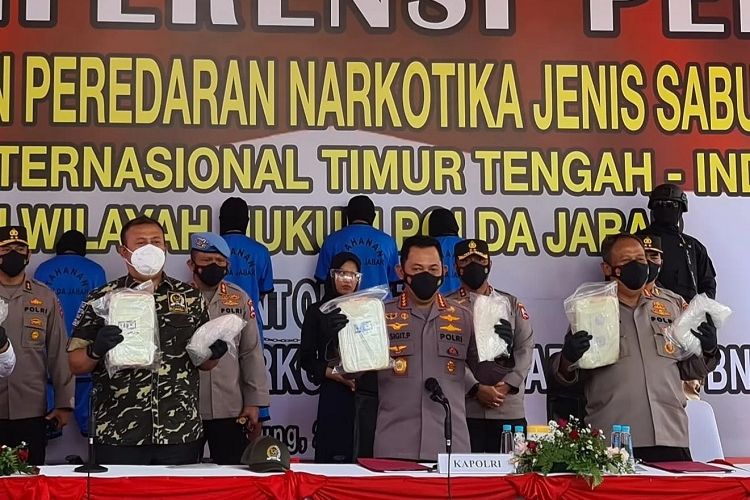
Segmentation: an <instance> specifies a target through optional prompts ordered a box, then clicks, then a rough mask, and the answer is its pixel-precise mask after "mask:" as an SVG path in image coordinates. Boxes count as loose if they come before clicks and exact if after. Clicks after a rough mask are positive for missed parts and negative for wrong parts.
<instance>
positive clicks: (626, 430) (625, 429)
mask: <svg viewBox="0 0 750 500" xmlns="http://www.w3.org/2000/svg"><path fill="white" fill-rule="evenodd" d="M622 432H627V433H628V434H630V426H629V425H623V426H622Z"/></svg>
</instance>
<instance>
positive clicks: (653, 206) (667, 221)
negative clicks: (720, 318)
mask: <svg viewBox="0 0 750 500" xmlns="http://www.w3.org/2000/svg"><path fill="white" fill-rule="evenodd" d="M648 208H649V209H650V210H651V225H649V226H648V227H647V228H646V229H645V230H643V231H642V232H640V233H639V234H648V235H651V236H659V237H660V238H661V243H662V249H663V251H664V265H663V266H662V268H661V271H660V272H659V283H661V285H662V286H663V287H664V288H667V289H669V290H672V291H673V292H675V293H677V294H679V295H680V296H682V298H684V299H685V300H686V301H688V302H690V301H691V300H692V298H693V297H694V296H695V295H697V294H699V293H705V294H706V295H707V296H709V297H710V298H712V299H713V298H715V297H716V271H715V270H714V266H713V263H712V262H711V258H710V257H709V256H708V251H707V250H706V247H705V246H703V244H702V243H701V242H700V241H698V240H697V239H695V238H694V237H692V236H690V235H687V234H684V233H683V232H682V215H683V214H684V213H685V212H687V211H688V201H687V196H686V195H685V193H684V192H683V191H682V189H680V187H679V186H676V185H674V184H662V185H660V186H657V187H656V188H654V190H653V191H652V192H651V195H650V197H649V202H648Z"/></svg>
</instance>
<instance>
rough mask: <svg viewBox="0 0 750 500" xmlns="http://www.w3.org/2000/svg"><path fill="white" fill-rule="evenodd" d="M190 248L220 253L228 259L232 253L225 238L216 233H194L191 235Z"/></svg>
mask: <svg viewBox="0 0 750 500" xmlns="http://www.w3.org/2000/svg"><path fill="white" fill-rule="evenodd" d="M190 249H191V250H197V251H198V252H206V253H220V254H221V255H223V256H224V257H226V258H227V259H228V258H229V257H230V255H231V251H230V250H229V245H227V242H226V240H225V239H224V238H222V237H221V236H219V235H218V234H214V233H194V234H191V235H190Z"/></svg>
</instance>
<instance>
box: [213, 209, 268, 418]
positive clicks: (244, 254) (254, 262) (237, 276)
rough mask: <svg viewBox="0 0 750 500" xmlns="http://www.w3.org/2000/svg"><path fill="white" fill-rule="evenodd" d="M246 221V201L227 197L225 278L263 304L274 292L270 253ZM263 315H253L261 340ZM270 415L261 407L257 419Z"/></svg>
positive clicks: (222, 227) (222, 212)
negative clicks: (228, 251) (250, 232)
mask: <svg viewBox="0 0 750 500" xmlns="http://www.w3.org/2000/svg"><path fill="white" fill-rule="evenodd" d="M249 222H250V217H249V216H248V207H247V202H245V200H243V199H242V198H237V197H231V198H227V199H226V201H224V203H223V204H222V205H221V208H220V209H219V234H220V235H221V236H222V237H223V238H224V240H225V241H226V242H227V244H228V245H229V248H230V249H231V252H232V256H231V257H230V259H229V272H228V273H227V276H226V280H227V281H230V282H232V283H234V284H235V285H237V286H239V287H240V288H242V289H243V290H244V291H245V293H246V294H248V296H249V297H250V299H251V300H252V301H253V304H255V306H256V307H262V303H263V298H264V297H265V296H266V295H268V294H269V293H271V292H273V267H272V265H271V253H270V252H269V251H268V249H267V248H266V247H265V246H264V245H262V244H261V243H258V242H257V241H255V240H254V239H252V238H249V237H248V236H247V225H248V223H249ZM262 316H263V315H262V314H257V315H256V320H257V322H258V332H259V333H260V340H261V342H263V338H264V335H263V318H262ZM270 418H271V415H270V413H269V411H268V408H267V407H262V408H261V409H260V420H261V421H267V420H269V419H270Z"/></svg>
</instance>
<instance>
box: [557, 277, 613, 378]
mask: <svg viewBox="0 0 750 500" xmlns="http://www.w3.org/2000/svg"><path fill="white" fill-rule="evenodd" d="M565 314H566V315H567V316H568V321H570V327H571V330H572V331H573V332H577V331H581V330H584V331H587V332H588V333H589V334H590V335H591V337H592V338H591V347H590V348H589V350H588V351H586V352H585V353H584V354H583V356H582V357H581V359H580V360H578V363H576V364H575V365H576V366H577V367H578V368H583V369H586V370H590V369H593V368H600V367H602V366H607V365H611V364H614V363H616V362H617V360H618V359H619V357H620V304H619V301H618V300H617V282H616V281H610V282H606V283H584V284H582V285H581V286H579V287H578V288H576V291H575V292H573V294H572V295H571V296H570V297H568V298H567V299H565Z"/></svg>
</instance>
